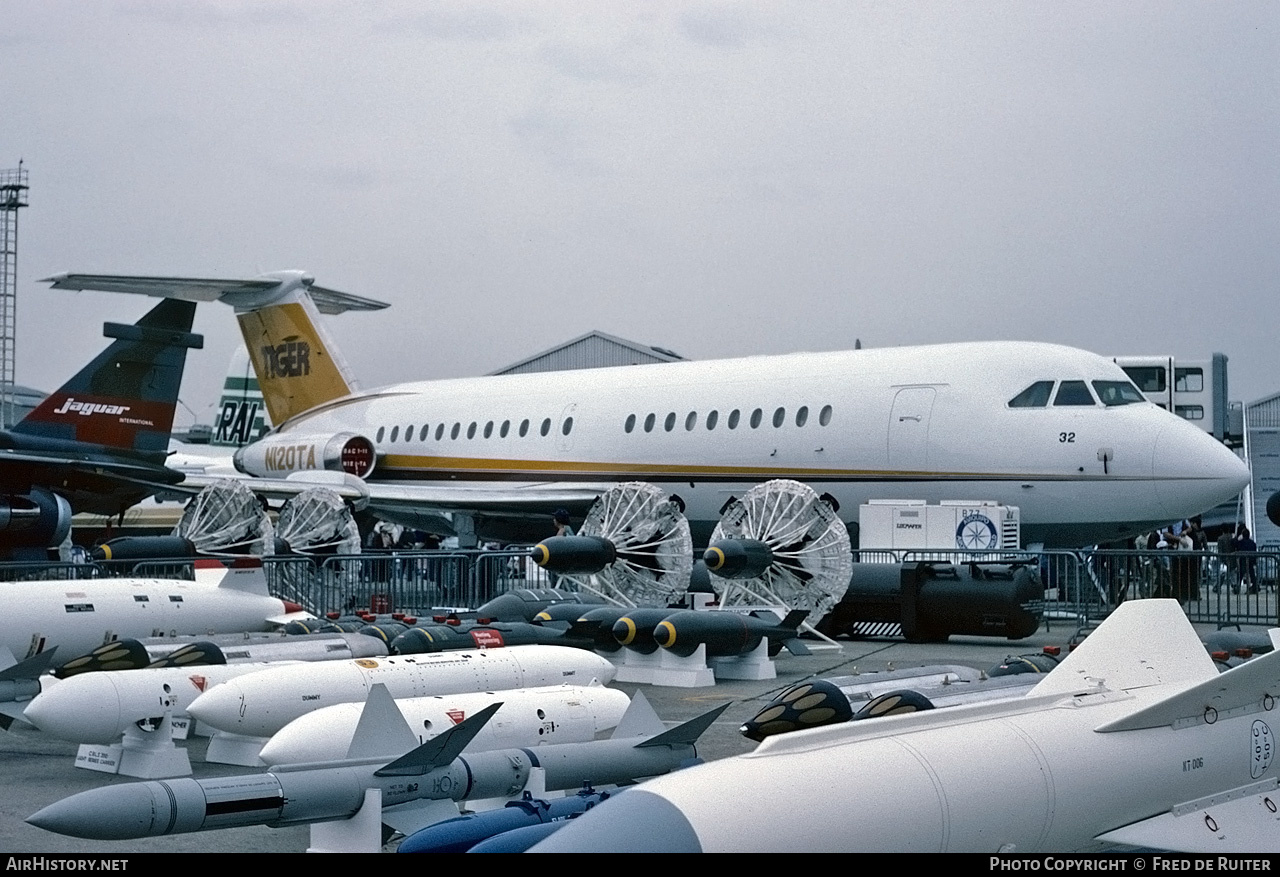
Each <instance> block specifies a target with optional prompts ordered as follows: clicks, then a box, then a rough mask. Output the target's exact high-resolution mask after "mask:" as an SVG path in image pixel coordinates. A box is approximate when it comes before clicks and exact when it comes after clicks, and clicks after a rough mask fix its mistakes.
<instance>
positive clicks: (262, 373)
mask: <svg viewBox="0 0 1280 877" xmlns="http://www.w3.org/2000/svg"><path fill="white" fill-rule="evenodd" d="M236 319H237V320H239V322H240V334H241V335H243V336H244V343H245V346H246V347H247V348H248V350H249V359H250V361H252V362H253V370H254V373H255V374H256V375H257V376H258V385H259V387H261V389H262V398H263V401H264V402H265V403H266V406H267V415H268V416H269V417H270V418H271V422H272V423H274V424H277V425H279V424H282V423H284V422H285V421H286V420H288V419H289V418H291V417H294V416H295V415H298V414H302V413H303V412H306V411H310V410H311V409H312V408H315V407H316V406H318V405H323V404H324V403H326V402H332V401H333V400H335V399H341V398H342V397H344V396H349V395H351V394H352V393H353V392H355V391H356V390H357V389H358V388H359V384H357V383H356V380H355V377H354V376H353V374H352V372H351V369H350V367H349V366H348V365H347V362H346V360H345V359H343V357H342V355H341V354H340V353H339V352H338V350H337V347H336V346H335V345H334V343H333V340H332V339H331V338H330V337H329V333H328V332H326V331H325V329H324V326H323V325H322V324H321V323H320V320H319V312H318V311H317V310H316V307H315V305H314V304H313V303H312V301H311V299H310V298H308V297H307V296H306V295H305V294H302V293H301V292H299V293H298V294H297V295H294V296H291V297H290V299H289V300H285V301H282V302H278V303H271V304H266V305H263V306H261V307H257V308H254V309H252V310H244V311H239V312H238V313H237V314H236Z"/></svg>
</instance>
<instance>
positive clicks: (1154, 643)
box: [1027, 600, 1218, 697]
mask: <svg viewBox="0 0 1280 877" xmlns="http://www.w3.org/2000/svg"><path fill="white" fill-rule="evenodd" d="M1217 675H1218V670H1217V668H1216V667H1215V666H1214V663H1213V658H1211V657H1209V653H1208V652H1206V651H1205V650H1204V645H1203V644H1202V643H1201V642H1200V638H1199V637H1198V636H1197V635H1196V631H1195V628H1194V627H1192V626H1191V622H1190V621H1188V620H1187V615H1186V613H1185V612H1183V611H1182V606H1181V605H1179V603H1178V601H1176V600H1129V601H1128V602H1125V603H1121V604H1120V605H1119V606H1118V607H1116V610H1115V611H1114V612H1112V613H1111V615H1110V616H1109V617H1108V618H1107V620H1106V623H1105V624H1103V625H1102V626H1100V627H1099V628H1098V629H1097V630H1095V631H1094V632H1093V633H1091V634H1089V636H1088V637H1087V638H1086V639H1085V641H1084V642H1083V643H1081V644H1080V645H1079V647H1077V648H1076V650H1075V651H1073V652H1072V653H1071V654H1069V655H1067V657H1066V658H1065V659H1064V660H1063V661H1062V663H1061V664H1059V665H1058V666H1057V667H1055V668H1054V669H1053V670H1052V671H1051V672H1050V673H1048V674H1047V675H1046V676H1045V677H1044V679H1042V680H1040V682H1039V683H1038V684H1037V685H1036V687H1035V688H1033V689H1031V691H1030V692H1028V693H1027V697H1036V696H1039V695H1045V694H1076V693H1078V692H1080V691H1084V690H1086V689H1096V688H1097V687H1098V686H1100V685H1103V686H1105V687H1106V688H1108V689H1110V690H1112V691H1125V690H1128V689H1131V688H1145V687H1147V686H1151V685H1163V684H1169V683H1195V684H1198V683H1201V682H1203V681H1205V680H1206V679H1211V678H1216V677H1217Z"/></svg>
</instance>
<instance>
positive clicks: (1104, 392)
mask: <svg viewBox="0 0 1280 877" xmlns="http://www.w3.org/2000/svg"><path fill="white" fill-rule="evenodd" d="M1093 391H1094V392H1095V393H1097V394H1098V398H1099V399H1101V400H1102V404H1103V405H1106V406H1107V407H1108V408H1110V407H1111V406H1112V405H1132V404H1133V403H1134V402H1145V401H1147V397H1146V396H1143V395H1142V394H1141V393H1139V392H1138V388H1137V387H1135V386H1134V385H1133V384H1131V383H1129V382H1128V381H1094V382H1093Z"/></svg>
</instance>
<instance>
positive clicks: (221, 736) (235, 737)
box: [204, 731, 267, 767]
mask: <svg viewBox="0 0 1280 877" xmlns="http://www.w3.org/2000/svg"><path fill="white" fill-rule="evenodd" d="M266 745H267V741H266V739H265V738H263V737H245V736H244V735H242V734H231V733H229V732H227V731H214V732H213V735H212V736H211V737H210V738H209V749H208V751H206V752H205V756H204V760H205V761H207V762H209V763H210V764H235V765H239V766H240V767H262V759H261V758H259V757H258V753H260V752H262V747H263V746H266Z"/></svg>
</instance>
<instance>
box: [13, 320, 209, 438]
mask: <svg viewBox="0 0 1280 877" xmlns="http://www.w3.org/2000/svg"><path fill="white" fill-rule="evenodd" d="M195 311H196V306H195V303H194V302H189V301H168V300H166V301H162V302H160V304H158V305H156V306H155V307H154V308H152V309H151V310H150V311H149V312H148V313H147V314H146V315H145V316H144V317H143V318H142V319H140V320H139V321H138V322H136V323H134V324H133V325H131V326H128V325H122V324H120V323H105V324H104V325H103V334H104V335H106V336H107V337H108V338H113V339H115V340H114V341H112V343H111V344H110V345H109V346H108V347H107V349H106V350H104V351H103V352H102V353H100V354H98V356H96V357H94V359H93V361H92V362H90V363H89V364H88V365H86V366H85V367H84V368H82V369H81V370H80V371H79V372H78V373H77V374H76V375H75V377H73V378H72V379H71V380H69V381H67V382H66V383H65V384H63V385H62V387H60V388H59V389H58V390H57V391H56V392H54V393H52V394H51V395H50V396H49V397H48V398H47V399H45V400H44V401H43V402H41V403H40V405H39V406H37V407H36V409H35V410H34V411H32V412H31V413H30V414H28V415H27V416H26V417H25V418H24V419H23V420H22V421H21V422H19V423H17V424H15V425H14V427H13V432H15V433H21V434H24V435H30V436H38V437H40V438H46V439H58V440H66V441H78V442H88V443H91V444H97V445H104V446H107V447H112V448H119V449H123V450H131V451H139V452H142V453H151V454H160V455H163V454H165V453H167V452H168V448H169V433H170V431H171V430H172V428H173V416H174V412H175V411H176V409H177V405H178V390H179V387H180V386H181V384H182V371H183V367H184V366H185V364H186V358H187V351H188V350H191V349H193V348H194V349H199V348H200V347H203V346H204V339H203V338H202V337H201V336H200V335H198V334H195V333H193V332H192V331H191V323H192V320H193V319H194V317H195Z"/></svg>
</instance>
